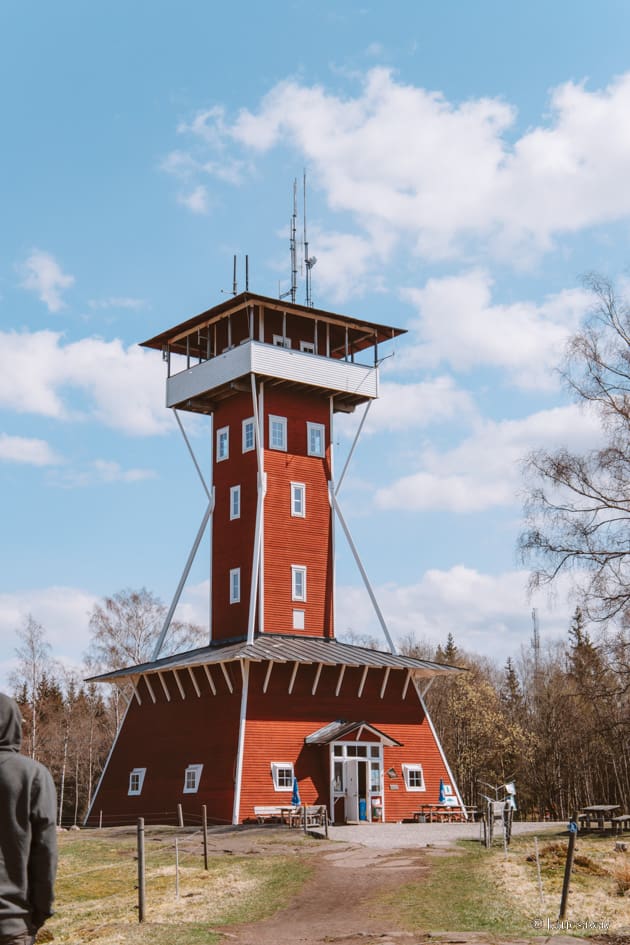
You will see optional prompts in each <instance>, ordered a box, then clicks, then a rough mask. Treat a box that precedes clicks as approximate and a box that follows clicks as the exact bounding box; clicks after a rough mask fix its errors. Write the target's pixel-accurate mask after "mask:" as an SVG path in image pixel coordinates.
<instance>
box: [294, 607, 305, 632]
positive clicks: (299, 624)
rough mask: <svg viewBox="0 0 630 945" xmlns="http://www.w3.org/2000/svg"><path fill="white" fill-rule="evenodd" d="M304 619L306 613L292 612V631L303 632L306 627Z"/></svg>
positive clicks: (300, 611) (301, 611)
mask: <svg viewBox="0 0 630 945" xmlns="http://www.w3.org/2000/svg"><path fill="white" fill-rule="evenodd" d="M305 618H306V611H304V610H294V611H293V629H294V630H304V629H305V626H306V623H305Z"/></svg>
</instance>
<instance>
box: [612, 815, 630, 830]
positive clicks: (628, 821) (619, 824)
mask: <svg viewBox="0 0 630 945" xmlns="http://www.w3.org/2000/svg"><path fill="white" fill-rule="evenodd" d="M612 825H613V830H614V832H615V833H623V831H624V830H630V814H619V815H618V816H617V817H613V819H612Z"/></svg>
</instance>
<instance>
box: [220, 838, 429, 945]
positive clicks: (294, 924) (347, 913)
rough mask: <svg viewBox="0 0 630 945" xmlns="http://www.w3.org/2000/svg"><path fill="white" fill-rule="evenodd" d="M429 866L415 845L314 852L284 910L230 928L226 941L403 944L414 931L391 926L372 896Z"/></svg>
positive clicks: (267, 944) (242, 943)
mask: <svg viewBox="0 0 630 945" xmlns="http://www.w3.org/2000/svg"><path fill="white" fill-rule="evenodd" d="M428 868H429V866H428V863H427V858H426V856H425V855H424V854H422V853H420V852H419V851H417V850H411V851H394V852H391V853H387V852H383V851H379V850H370V849H365V848H361V847H355V846H347V847H344V848H342V849H339V847H338V846H336V847H335V848H334V849H332V848H328V849H327V850H325V851H322V852H321V853H319V854H318V855H317V856H316V857H315V862H314V871H313V876H312V877H311V879H310V881H309V882H308V883H307V884H306V886H305V888H304V889H303V890H302V891H301V892H300V893H299V895H298V896H296V897H295V898H294V899H293V900H292V901H291V902H290V903H288V904H287V907H286V909H282V910H281V911H280V912H277V913H276V914H275V915H273V916H272V917H271V918H269V919H266V920H264V921H263V922H257V923H255V924H254V925H242V926H240V927H236V928H232V929H231V930H230V934H229V935H226V941H234V942H237V943H238V945H285V943H286V945H289V943H291V945H320V943H323V942H325V943H338V945H355V943H360V945H370V943H372V942H378V943H380V945H387V943H389V942H391V943H394V942H396V943H401V945H402V943H407V942H409V943H410V942H416V941H418V940H419V939H418V936H417V935H411V934H409V933H406V932H402V931H401V930H400V929H399V928H395V927H392V922H391V921H387V920H383V919H382V918H381V917H380V916H379V915H378V914H377V912H376V910H375V908H374V905H373V899H374V896H375V895H381V894H382V893H386V892H388V891H389V890H392V889H395V888H396V887H397V886H399V885H400V884H401V883H407V882H411V881H412V880H417V879H418V877H419V876H420V875H422V873H423V872H426V870H427V869H428Z"/></svg>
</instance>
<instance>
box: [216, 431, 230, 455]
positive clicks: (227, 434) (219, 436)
mask: <svg viewBox="0 0 630 945" xmlns="http://www.w3.org/2000/svg"><path fill="white" fill-rule="evenodd" d="M224 437H225V455H224V454H223V449H222V447H221V444H222V442H223V438H224ZM229 458H230V428H229V427H220V428H219V429H218V430H217V463H222V462H223V460H224V459H229Z"/></svg>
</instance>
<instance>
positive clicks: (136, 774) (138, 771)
mask: <svg viewBox="0 0 630 945" xmlns="http://www.w3.org/2000/svg"><path fill="white" fill-rule="evenodd" d="M146 773H147V769H146V768H133V769H132V770H131V771H130V772H129V790H128V791H127V794H128V795H129V797H138V796H139V795H140V794H142V785H143V784H144V776H145V774H146ZM135 778H137V779H138V781H137V784H136V786H135V787H134V786H133V784H134V779H135Z"/></svg>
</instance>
